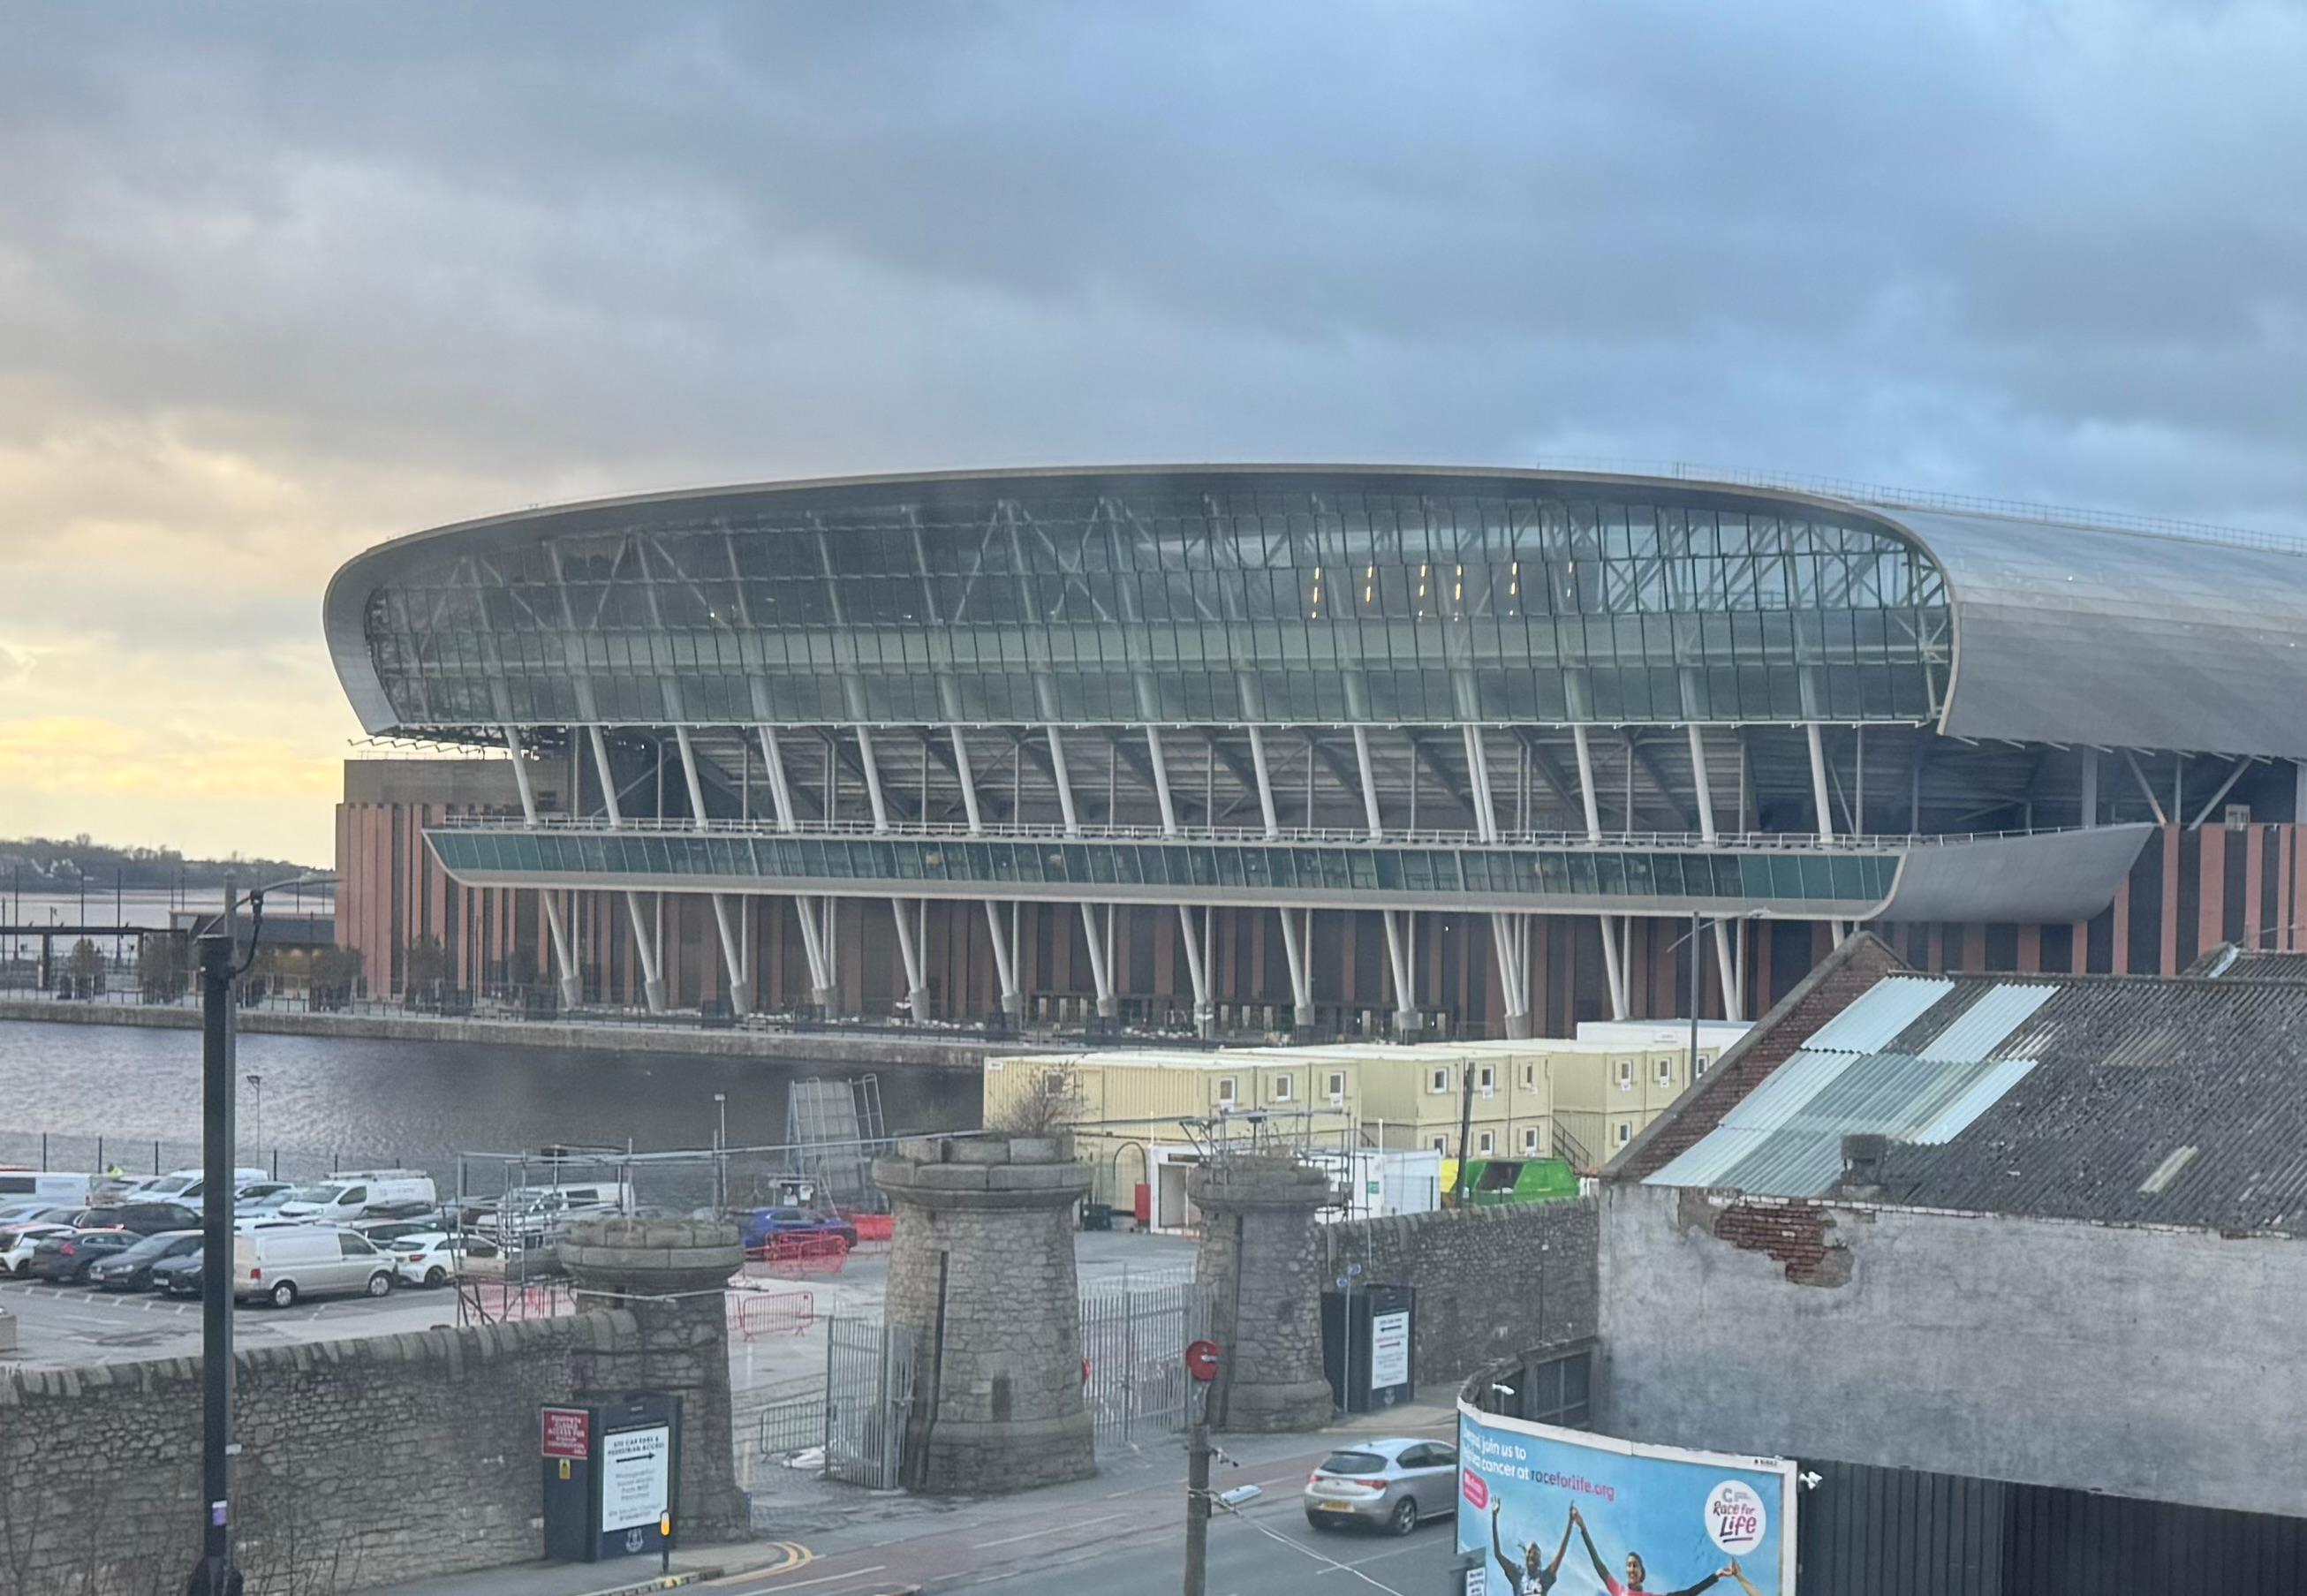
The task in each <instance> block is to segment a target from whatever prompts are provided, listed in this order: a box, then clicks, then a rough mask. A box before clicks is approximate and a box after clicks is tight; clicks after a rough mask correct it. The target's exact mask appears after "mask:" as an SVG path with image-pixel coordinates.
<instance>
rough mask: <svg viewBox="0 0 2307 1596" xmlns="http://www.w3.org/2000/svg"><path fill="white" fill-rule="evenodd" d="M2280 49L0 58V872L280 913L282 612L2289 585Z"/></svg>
mask: <svg viewBox="0 0 2307 1596" xmlns="http://www.w3.org/2000/svg"><path fill="white" fill-rule="evenodd" d="M2303 71H2307V11H2303V10H2302V9H2301V8H2298V7H2295V6H2286V5H2280V4H2254V3H2251V0H2238V3H2237V4H2218V5H2201V6H2191V5H2172V4H2163V3H2161V0H2105V3H2104V4H2091V5H2069V4H2019V5H2011V4H1986V3H1985V0H1931V3H1926V4H1912V5H1899V6H1877V7H1821V6H1816V5H1805V4H1763V5H1759V6H1736V7H1708V6H1690V5H1687V4H1674V3H1672V0H1628V3H1625V4H1612V5H1608V6H1531V5H1526V4H1511V3H1509V0H1454V3H1451V4H1436V5H1428V6H1401V5H1396V4H1378V3H1376V0H1271V3H1270V4H1260V5H1256V6H1240V5H1238V4H1231V3H1228V0H1182V3H1180V4H1169V5H1162V6H1155V7H1139V8H1127V7H1087V6H1081V5H1077V4H1062V3H1058V0H1042V3H1032V0H1008V3H1004V0H990V3H988V4H970V5H945V4H918V5H908V6H905V7H900V8H888V7H879V6H858V5H854V4H845V3H844V4H836V3H832V0H793V3H791V4H776V5H752V4H717V3H715V0H698V3H696V4H684V5H682V6H677V7H654V6H649V7H642V6H633V5H630V4H605V3H596V0H564V3H560V4H551V5H545V4H524V3H520V0H510V3H507V4H492V5H488V6H480V7H476V6H471V5H448V4H426V3H423V0H418V3H413V4H405V5H395V6H392V7H366V8H361V7H339V6H313V5H310V4H285V3H267V0H253V3H251V4H243V5H235V6H232V7H229V8H210V7H186V6H173V5H161V4H136V3H133V0H132V3H129V4H116V5H104V6H90V5H79V4H64V3H63V0H53V3H41V0H34V3H32V4H22V5H18V6H12V7H11V8H10V12H9V16H8V27H7V34H6V43H5V47H0V837H10V836H21V835H26V834H45V835H51V836H56V835H61V836H71V835H74V834H77V833H81V832H86V833H89V834H90V835H91V836H93V837H98V838H99V839H101V840H103V841H106V842H108V843H114V844H143V845H173V846H176V847H179V848H182V849H184V850H185V851H186V852H188V853H193V854H224V853H228V852H234V851H237V852H240V853H243V854H262V855H267V856H274V857H287V858H294V859H297V860H301V861H305V862H312V863H326V862H328V861H329V858H330V852H331V840H330V839H331V835H332V831H331V814H330V806H331V804H332V802H334V800H335V797H336V794H337V793H338V791H339V781H340V776H339V761H340V760H341V759H343V758H344V757H345V756H346V754H347V752H348V751H350V750H349V749H348V748H347V740H348V739H351V738H354V737H355V736H356V735H357V734H358V728H357V727H356V725H355V723H354V721H353V719H352V716H351V715H350V714H349V712H348V711H347V708H346V707H345V704H344V700H343V698H342V695H341V693H340V692H339V689H338V686H337V683H336V681H335V678H334V674H333V673H332V671H331V669H330V664H329V660H328V656H327V654H326V652H325V650H324V649H323V648H322V640H321V634H320V605H321V597H322V590H323V588H325V586H326V584H327V582H328V579H329V578H330V574H331V573H332V572H333V571H335V570H336V568H337V567H338V566H339V564H340V563H341V562H343V561H344V560H345V559H346V558H347V557H348V556H349V555H351V554H352V553H355V552H356V551H357V550H359V549H360V548H362V547H364V546H365V545H369V544H371V543H373V542H376V541H379V540H381V539H383V538H386V537H390V536H397V535H399V534H401V533H405V532H408V531H412V530H415V529H417V528H424V527H427V526H433V525H438V524H441V523H443V522H447V521H452V520H460V519H467V518H468V517H473V516H478V515H485V514H489V513H493V512H496V511H504V510H508V509H514V508H519V507H521V506H524V505H528V504H534V503H538V502H552V501H557V500H565V499H570V498H577V497H585V496H590V495H594V494H599V493H625V492H642V491H648V490H656V489H665V488H674V487H682V486H692V485H703V484H709V483H716V482H732V481H759V480H765V479H770V478H775V477H778V476H822V475H829V474H837V473H842V472H851V471H857V472H865V471H898V470H919V469H931V468H963V467H997V466H1025V465H1035V464H1067V463H1079V462H1087V461H1112V462H1129V461H1146V460H1162V459H1171V460H1186V461H1198V460H1260V459H1265V460H1293V461H1323V460H1363V461H1381V462H1382V461H1409V462H1420V461H1422V462H1455V463H1465V464H1473V465H1500V466H1513V465H1528V464H1531V463H1533V462H1537V461H1539V460H1552V461H1557V462H1560V461H1564V460H1565V459H1572V458H1579V459H1594V458H1597V457H1600V458H1607V459H1618V460H1625V461H1627V462H1630V463H1639V462H1655V461H1661V460H1678V461H1694V462H1708V463H1719V464H1721V465H1725V466H1728V467H1732V468H1751V469H1758V470H1776V471H1783V472H1795V473H1815V474H1819V475H1824V476H1841V477H1846V478H1855V479H1858V480H1864V481H1871V482H1877V483H1890V484H1896V485H1904V486H1908V487H1914V488H1922V489H1934V490H1941V491H1946V492H1952V493H1978V494H1988V495H1994V496H1997V497H2002V498H2008V499H2020V500H2032V501H2035V502H2044V503H2053V504H2064V505H2079V506H2086V507H2093V508H2101V509H2107V510H2115V511H2131V512H2136V513H2140V514H2148V515H2164V516H2173V517H2182V518H2187V519H2197V520H2204V521H2213V522H2219V523H2224V524H2227V525H2233V526H2243V527H2254V528H2263V529H2267V530H2271V531H2289V532H2300V531H2307V513H2303V508H2302V507H2303V506H2307V452H2303V450H2302V448H2301V443H2300V440H2301V439H2302V438H2307V382H2302V381H2301V380H2300V377H2299V373H2300V372H2301V371H2302V370H2303V369H2307V184H2303V183H2301V182H2300V181H2299V180H2298V179H2299V172H2298V161H2299V151H2300V150H2303V149H2307V96H2303V95H2301V94H2300V93H2299V92H2298V89H2297V85H2298V82H2300V81H2301V78H2302V76H2303Z"/></svg>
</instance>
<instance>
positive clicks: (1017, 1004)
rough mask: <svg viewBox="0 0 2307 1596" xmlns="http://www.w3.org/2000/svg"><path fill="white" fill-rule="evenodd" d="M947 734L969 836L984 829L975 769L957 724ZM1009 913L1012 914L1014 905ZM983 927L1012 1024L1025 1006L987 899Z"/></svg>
mask: <svg viewBox="0 0 2307 1596" xmlns="http://www.w3.org/2000/svg"><path fill="white" fill-rule="evenodd" d="M946 733H947V734H948V736H949V737H951V738H952V739H953V768H954V774H955V775H956V776H957V777H960V779H961V806H962V809H963V811H965V813H966V814H967V815H968V816H969V830H970V835H972V836H976V835H977V834H978V833H980V832H982V831H983V830H984V829H985V816H984V813H983V811H981V810H980V809H979V808H978V806H977V772H976V771H974V770H973V769H972V768H970V764H969V740H968V739H967V738H966V737H964V736H963V735H962V734H961V728H960V727H959V726H948V727H947V728H946ZM1009 912H1010V913H1011V914H1016V912H1017V909H1016V905H1014V904H1013V905H1010V909H1009ZM985 929H986V931H987V932H988V933H989V934H990V935H991V938H992V940H993V975H994V980H995V982H996V984H998V985H999V987H1000V989H1001V1000H1000V1001H1001V1012H1002V1013H1004V1014H1006V1015H1008V1017H1009V1018H1010V1022H1011V1023H1012V1024H1013V1025H1014V1024H1016V1021H1017V1020H1018V1018H1019V1017H1020V1015H1021V1013H1022V1011H1023V1010H1024V1008H1025V1000H1024V999H1023V998H1022V997H1021V996H1020V995H1019V994H1018V991H1017V976H1016V965H1013V964H1011V963H1010V962H1009V940H1008V937H1006V936H1005V935H1003V933H1002V930H1001V906H1000V905H999V904H997V903H995V902H994V901H993V900H992V899H991V898H990V897H989V898H987V899H986V900H985Z"/></svg>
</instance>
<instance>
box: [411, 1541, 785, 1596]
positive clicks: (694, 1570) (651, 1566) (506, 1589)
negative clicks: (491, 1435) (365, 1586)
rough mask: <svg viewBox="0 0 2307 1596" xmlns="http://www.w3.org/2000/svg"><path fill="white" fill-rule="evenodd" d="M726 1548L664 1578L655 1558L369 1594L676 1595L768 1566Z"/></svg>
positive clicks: (686, 1556) (748, 1549)
mask: <svg viewBox="0 0 2307 1596" xmlns="http://www.w3.org/2000/svg"><path fill="white" fill-rule="evenodd" d="M728 1550H729V1551H731V1552H732V1553H734V1554H736V1555H735V1557H733V1558H732V1559H729V1560H726V1561H725V1560H722V1559H720V1558H717V1557H714V1556H713V1555H712V1554H711V1552H710V1551H708V1552H705V1553H696V1552H683V1553H682V1554H680V1555H678V1556H676V1557H674V1558H673V1573H672V1574H671V1575H670V1576H668V1575H663V1574H660V1573H659V1572H658V1566H657V1559H656V1558H655V1557H621V1558H619V1559H617V1560H616V1561H615V1562H611V1563H521V1564H518V1565H516V1566H513V1567H510V1568H490V1569H485V1570H483V1571H482V1572H480V1573H478V1574H455V1575H450V1576H448V1577H447V1578H445V1579H428V1580H420V1581H418V1582H417V1583H415V1584H407V1585H383V1586H378V1587H374V1590H375V1591H376V1592H377V1596H638V1593H639V1592H643V1591H673V1590H679V1589H680V1588H681V1587H682V1586H683V1585H693V1584H695V1583H698V1582H699V1581H700V1580H708V1579H717V1578H719V1577H720V1576H721V1575H724V1574H726V1573H728V1572H730V1571H731V1570H732V1569H733V1568H738V1567H747V1568H750V1567H754V1566H759V1565H760V1564H761V1563H763V1562H765V1561H768V1559H765V1558H763V1557H760V1556H759V1550H760V1549H759V1548H757V1547H753V1546H733V1547H730V1548H728Z"/></svg>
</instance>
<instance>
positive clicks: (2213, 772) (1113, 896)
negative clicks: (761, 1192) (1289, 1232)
mask: <svg viewBox="0 0 2307 1596" xmlns="http://www.w3.org/2000/svg"><path fill="white" fill-rule="evenodd" d="M324 620H325V626H326V631H327V637H328V641H329V646H330V651H331V655H332V657H333V659H334V662H335V665H336V668H337V672H338V674H339V679H340V680H341V682H342V683H343V686H344V689H345V691H346V693H347V696H348V698H349V699H350V701H351V704H352V706H353V708H354V709H355V711H356V713H357V715H358V716H359V718H360V720H361V722H362V724H363V725H364V727H365V729H366V731H367V732H368V733H369V734H370V735H371V737H372V738H373V739H376V740H379V742H380V744H381V745H382V746H384V747H387V748H389V747H390V746H392V745H396V744H410V745H418V746H421V747H423V748H425V749H426V750H428V751H442V750H443V749H450V750H464V751H468V752H469V757H467V758H465V759H446V760H443V759H358V760H355V761H351V762H349V763H348V765H347V792H346V802H345V803H344V805H343V806H342V808H341V809H340V810H339V827H338V830H339V841H338V846H339V871H340V873H341V876H342V880H343V885H342V886H341V888H340V889H339V910H338V914H339V941H340V942H342V943H344V944H346V945H347V946H352V947H357V948H361V949H362V951H363V952H364V957H365V959H366V969H367V977H366V979H367V982H368V984H369V987H370V989H371V990H372V991H375V992H391V991H403V990H405V989H407V987H409V986H410V985H412V984H413V983H414V982H415V981H416V968H415V965H416V961H415V959H414V957H413V956H412V955H411V953H410V951H409V950H410V949H411V948H413V947H415V946H416V945H417V944H419V943H424V944H426V945H428V946H433V945H437V956H435V957H431V958H430V960H429V962H428V964H427V966H426V967H427V968H428V970H437V974H436V975H435V976H434V977H433V978H434V979H436V980H437V981H438V982H441V983H442V985H444V986H445V987H447V988H450V989H453V990H455V991H460V992H463V993H467V994H471V993H476V992H491V991H494V992H500V993H510V992H514V991H521V992H530V993H543V994H545V1000H546V1001H547V1002H548V1003H549V1004H551V1005H552V1006H555V1007H559V1008H577V1007H581V1006H593V1005H597V1006H602V1007H633V1008H642V1007H645V1008H648V1009H649V1010H651V1011H666V1010H674V1009H703V1010H706V1011H708V1012H717V1013H723V1014H746V1013H764V1014H767V1013H778V1014H791V1015H795V1016H801V1017H840V1016H850V1017H864V1018H869V1019H870V1018H882V1017H893V1018H899V1019H905V1020H909V1021H912V1022H916V1023H953V1024H964V1025H974V1024H981V1023H982V1024H990V1025H995V1026H997V1027H998V1026H1001V1025H1026V1024H1032V1025H1059V1024H1062V1025H1079V1026H1080V1027H1082V1028H1085V1029H1089V1030H1098V1029H1111V1028H1116V1027H1125V1026H1126V1027H1131V1028H1152V1029H1166V1030H1173V1031H1177V1032H1179V1033H1192V1032H1199V1033H1201V1034H1232V1033H1240V1032H1269V1031H1274V1030H1294V1031H1296V1032H1298V1033H1299V1034H1316V1035H1351V1034H1436V1033H1446V1034H1497V1035H1505V1036H1516V1035H1528V1034H1567V1033H1568V1031H1569V1029H1570V1027H1571V1026H1572V1025H1574V1024H1575V1023H1576V1022H1577V1021H1578V1020H1580V1019H1585V1018H1596V1017H1636V1018H1638V1017H1648V1016H1665V1015H1687V1014H1688V1013H1690V1012H1691V1004H1692V994H1693V993H1695V994H1696V1000H1697V1004H1698V1007H1699V1009H1700V1011H1701V1012H1702V1013H1703V1014H1705V1015H1709V1016H1720V1017H1730V1018H1738V1017H1752V1016H1754V1014H1755V1013H1757V1012H1758V1011H1760V1010H1761V1009H1762V1008H1767V1007H1768V1006H1769V1005H1770V1004H1771V1002H1772V1001H1774V1000H1776V999H1778V998H1779V997H1780V996H1782V995H1783V994H1784V993H1786V992H1787V991H1788V990H1790V989H1791V988H1792V987H1793V986H1794V985H1795V984H1796V983H1797V982H1799V981H1800V980H1801V978H1802V977H1803V975H1804V974H1806V973H1807V972H1808V971H1809V970H1811V969H1812V968H1813V967H1814V965H1816V964H1817V962H1818V961H1819V960H1820V959H1821V958H1822V957H1823V956H1824V954H1825V953H1826V952H1827V951H1828V950H1829V949H1830V948H1831V947H1832V946H1833V945H1834V943H1835V941H1836V940H1838V939H1840V937H1841V936H1843V935H1845V934H1847V933H1848V931H1849V930H1850V929H1851V928H1852V927H1855V926H1859V925H1866V926H1871V927H1873V928H1874V929H1875V930H1876V931H1878V932H1880V933H1881V934H1882V935H1883V936H1885V937H1886V938H1887V939H1888V940H1891V942H1892V943H1893V945H1894V946H1896V947H1897V948H1899V949H1900V951H1901V952H1902V953H1903V954H1905V955H1906V956H1907V957H1909V959H1910V960H1911V961H1912V962H1913V963H1915V964H1916V965H1919V966H1921V967H1924V968H1950V967H1954V968H1967V969H1979V970H1992V969H2025V970H2033V969H2046V970H2061V971H2069V970H2071V971H2076V972H2088V971H2150V970H2159V971H2164V972H2166V973H2169V972H2174V971H2175V970H2178V969H2180V968H2183V967H2184V966H2185V965H2186V964H2188V963H2189V962H2191V960H2192V958H2193V957H2195V955H2196V953H2197V952H2198V951H2199V950H2200V949H2201V948H2207V947H2208V946H2210V945H2212V944H2214V943H2216V942H2218V941H2222V940H2233V941H2241V942H2246V943H2249V944H2251V945H2253V946H2257V947H2261V948H2272V949H2287V948H2293V947H2294V946H2295V945H2297V940H2298V935H2297V933H2298V922H2299V921H2300V920H2301V918H2302V917H2303V916H2302V914H2301V913H2300V902H2299V899H2300V889H2301V887H2302V885H2303V878H2307V859H2303V858H2301V856H2300V854H2299V851H2298V848H2297V838H2296V832H2295V826H2294V822H2295V821H2297V820H2298V819H2300V818H2301V817H2302V815H2303V812H2307V808H2303V781H2302V777H2301V769H2302V766H2301V764H2300V761H2301V760H2302V759H2307V718H2303V716H2302V715H2301V713H2300V711H2299V704H2300V701H2301V699H2302V696H2303V690H2307V653H2303V648H2302V638H2303V636H2307V555H2303V554H2302V553H2299V552H2294V550H2292V549H2290V548H2288V547H2286V546H2283V545H2279V544H2277V542H2276V541H2275V540H2273V539H2259V540H2256V541H2254V540H2253V539H2251V537H2250V536H2249V535H2244V534H2222V533H2216V532H2213V531H2211V530H2209V529H2204V528H2185V527H2179V526H2174V525H2166V524H2162V523H2155V522H2149V521H2145V520H2131V519H2122V518H2113V517H2084V516H2080V515H2070V514H2066V513H2065V512H2059V511H2033V510H2028V509H2027V508H2025V507H2020V506H2003V505H1985V504H1980V503H1968V504H1966V503H1959V502H1952V501H1946V500H1937V501H1925V500H1923V499H1920V498H1917V497H1915V496H1899V495H1891V494H1887V493H1880V492H1875V491H1871V490H1860V489H1845V490H1841V491H1817V490H1797V489H1795V488H1790V487H1773V486H1767V485H1745V484H1739V483H1731V482H1713V481H1699V480H1694V479H1688V478H1685V477H1681V476H1634V475H1621V474H1613V473H1603V472H1570V471H1549V470H1461V469H1438V468H1402V467H1251V466H1222V467H1212V466H1194V467H1174V468H1170V467H1131V468H1098V469H1056V470H1031V471H987V472H961V473H950V474H936V475H916V476H877V477H859V478H846V479H838V480H824V481H809V482H792V483H778V484H768V485H754V486H742V487H726V488H712V489H704V490H699V491H695V492H683V493H663V494H655V495H648V496H643V497H634V498H624V499H616V500H608V501H602V502H592V503H584V504H576V505H569V506H563V507H558V508H551V509H541V510H533V511H523V512H520V513H516V514H510V515H502V516H496V517H492V518H488V519H480V520H474V521H467V522H464V523H460V524H458V525H454V526H449V527H443V528H436V529H433V530H431V531H426V532H420V533H417V534H415V535H413V536H407V537H403V538H400V539H398V540H396V541H393V542H390V543H387V544H384V545H381V546H379V547H377V548H374V549H373V550H370V551H369V552H367V553H363V554H361V555H360V556H358V557H357V558H356V559H354V560H353V561H351V562H349V563H347V565H346V566H345V567H344V568H343V569H342V570H341V571H339V572H338V574H337V576H336V578H335V579H334V580H333V581H332V583H331V584H330V588H329V592H328V596H327V599H326V603H325V609H324ZM530 1000H531V1001H532V1003H534V1002H535V1001H536V999H535V998H534V997H532V998H531V999H530Z"/></svg>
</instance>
